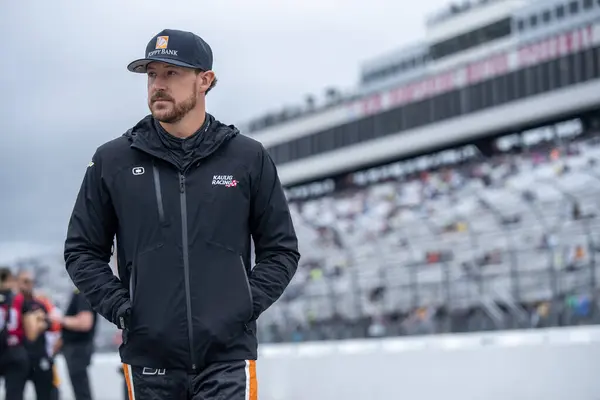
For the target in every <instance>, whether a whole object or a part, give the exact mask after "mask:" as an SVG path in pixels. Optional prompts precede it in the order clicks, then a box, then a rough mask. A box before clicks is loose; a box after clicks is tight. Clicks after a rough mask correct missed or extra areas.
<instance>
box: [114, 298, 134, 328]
mask: <svg viewBox="0 0 600 400" xmlns="http://www.w3.org/2000/svg"><path fill="white" fill-rule="evenodd" d="M130 314H131V303H130V302H129V300H126V301H125V302H124V303H123V304H121V306H120V307H119V308H118V309H117V311H116V312H115V314H114V319H113V323H114V324H115V325H116V326H117V328H119V329H121V330H125V329H127V328H128V327H129V315H130Z"/></svg>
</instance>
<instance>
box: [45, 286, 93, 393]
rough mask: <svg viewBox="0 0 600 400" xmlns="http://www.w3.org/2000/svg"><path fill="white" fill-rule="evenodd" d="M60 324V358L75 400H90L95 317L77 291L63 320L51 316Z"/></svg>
mask: <svg viewBox="0 0 600 400" xmlns="http://www.w3.org/2000/svg"><path fill="white" fill-rule="evenodd" d="M52 320H53V321H54V322H58V323H60V326H61V333H62V335H61V340H62V354H63V356H64V357H65V361H66V363H67V369H68V370H69V378H70V380H71V386H72V387H73V394H74V395H75V400H91V399H92V398H93V396H92V390H91V387H90V380H89V376H88V367H89V366H90V364H91V362H92V355H93V354H94V337H95V333H96V323H97V315H96V312H95V311H94V310H93V309H92V307H91V306H90V304H89V303H88V301H87V300H86V298H85V297H84V296H83V294H82V293H81V292H79V290H75V291H73V294H72V295H71V301H70V302H69V306H68V307H67V310H66V311H65V315H64V316H60V315H58V314H54V315H53V316H52Z"/></svg>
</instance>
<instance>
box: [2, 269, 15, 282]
mask: <svg viewBox="0 0 600 400" xmlns="http://www.w3.org/2000/svg"><path fill="white" fill-rule="evenodd" d="M12 276H13V273H12V270H11V269H10V268H9V267H0V284H4V283H5V282H6V281H7V280H8V279H9V278H12Z"/></svg>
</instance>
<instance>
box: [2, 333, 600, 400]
mask: <svg viewBox="0 0 600 400" xmlns="http://www.w3.org/2000/svg"><path fill="white" fill-rule="evenodd" d="M119 363H120V361H119V357H118V355H117V354H97V355H95V357H94V360H93V364H92V366H91V368H90V377H91V380H92V384H93V388H94V392H95V396H96V397H95V398H96V399H97V400H121V399H122V398H123V386H122V385H123V381H122V376H121V375H120V374H119V373H118V367H119V365H120V364H119ZM257 366H258V374H259V398H260V400H308V399H310V400H334V399H345V400H353V399H357V400H358V399H360V400H364V399H369V400H379V399H381V400H391V399H394V400H395V399H403V400H404V399H407V400H411V399H419V400H440V399H451V400H453V399H460V400H481V399H486V400H521V399H522V400H531V399H542V398H543V399H544V400H564V399H567V398H573V399H577V400H598V399H600V379H599V376H600V327H595V326H591V327H572V328H552V329H538V330H526V331H504V332H490V333H471V334H453V335H432V336H420V337H417V336H415V337H404V338H387V339H368V340H348V341H338V342H313V343H301V344H277V345H263V346H261V351H260V357H259V362H258V363H257ZM64 367H65V366H64V362H63V361H62V360H59V368H60V371H61V376H62V377H63V385H62V386H63V387H62V390H61V393H62V397H61V398H62V399H64V400H71V399H72V393H71V390H70V387H69V386H70V384H69V383H70V382H69V381H68V378H67V376H68V375H67V374H66V370H65V368H64ZM0 397H1V396H0ZM27 398H28V399H29V398H31V399H33V398H35V397H34V395H33V391H32V390H31V388H29V391H28V396H27Z"/></svg>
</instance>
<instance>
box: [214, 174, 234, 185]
mask: <svg viewBox="0 0 600 400" xmlns="http://www.w3.org/2000/svg"><path fill="white" fill-rule="evenodd" d="M212 184H213V186H225V187H235V186H237V184H238V181H236V180H235V179H233V175H214V176H213V179H212Z"/></svg>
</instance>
